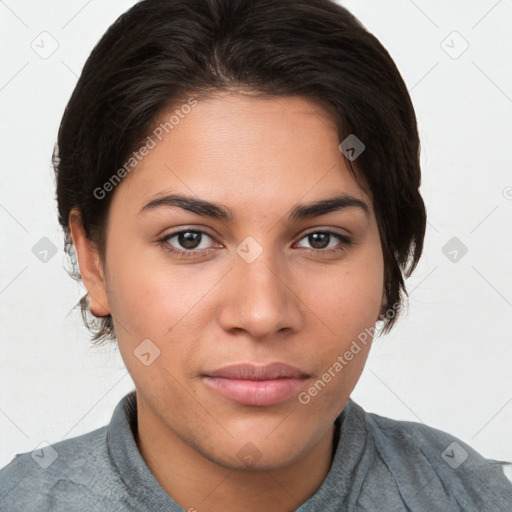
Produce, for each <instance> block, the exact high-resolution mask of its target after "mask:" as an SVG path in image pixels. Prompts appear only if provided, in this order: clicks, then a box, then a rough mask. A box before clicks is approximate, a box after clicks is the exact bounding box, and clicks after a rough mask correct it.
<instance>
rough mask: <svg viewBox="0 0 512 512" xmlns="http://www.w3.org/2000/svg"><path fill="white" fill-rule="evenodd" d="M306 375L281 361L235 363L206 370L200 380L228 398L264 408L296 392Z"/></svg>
mask: <svg viewBox="0 0 512 512" xmlns="http://www.w3.org/2000/svg"><path fill="white" fill-rule="evenodd" d="M309 377H310V376H309V375H308V374H306V373H304V372H302V371H301V370H299V369H298V368H296V367H294V366H290V365H288V364H284V363H271V364H266V365H255V364H235V365H229V366H224V367H222V368H219V369H215V370H211V371H207V372H205V374H204V375H203V381H204V382H205V384H206V385H207V386H208V387H209V388H210V389H212V390H213V391H215V392H217V393H220V394H221V395H223V396H224V397H226V398H228V399H230V400H234V401H235V402H238V403H240V404H244V405H253V406H260V407H263V406H270V405H276V404H279V403H282V402H284V401H286V400H288V399H289V398H291V397H292V396H293V395H295V394H297V393H298V392H299V390H300V388H301V387H302V386H303V385H304V382H305V381H306V380H307V379H308V378H309Z"/></svg>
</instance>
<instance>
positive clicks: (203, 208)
mask: <svg viewBox="0 0 512 512" xmlns="http://www.w3.org/2000/svg"><path fill="white" fill-rule="evenodd" d="M176 206H177V207H178V208H181V209H183V210H187V211H189V212H192V213H195V214H197V215H201V216H204V217H210V218H212V219H219V220H223V221H227V222H233V221H234V219H235V215H234V213H233V211H232V210H231V209H230V208H228V207H227V206H224V205H223V204H220V203H214V202H210V201H206V200H204V199H197V198H195V197H190V196H185V195H182V194H169V195H165V196H162V197H157V198H155V199H152V200H151V201H149V202H148V203H146V204H145V205H144V206H143V207H142V208H141V209H140V210H139V212H138V215H140V214H142V213H144V212H149V211H153V210H157V209H160V208H173V207H176ZM353 207H355V208H359V209H361V210H362V211H363V212H364V213H365V215H366V216H367V217H368V216H369V208H368V205H367V204H366V203H365V202H364V201H362V200H361V199H358V198H356V197H354V196H352V195H350V194H337V195H335V196H333V197H329V198H326V199H320V200H318V201H314V202H312V203H307V204H300V205H297V206H295V207H294V208H293V209H292V210H291V212H290V213H289V215H288V221H290V222H293V221H296V220H300V219H306V218H312V217H319V216H320V215H325V214H327V213H331V212H335V211H339V210H346V209H347V208H353Z"/></svg>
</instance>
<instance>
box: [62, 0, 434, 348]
mask: <svg viewBox="0 0 512 512" xmlns="http://www.w3.org/2000/svg"><path fill="white" fill-rule="evenodd" d="M228 90H232V91H244V90H246V91H252V92H254V93H257V94H259V95H261V96H270V97H271V96H292V95H293V96H297V95H298V96H301V97H303V98H305V99H309V100H311V101H313V102H315V103H317V104H319V105H321V106H322V107H323V108H324V109H325V110H326V111H327V112H328V113H329V114H330V115H331V116H332V118H333V119H334V120H335V121H336V123H337V126H338V131H339V136H340V141H343V140H344V139H345V138H346V137H347V136H348V135H350V134H354V135H356V137H357V138H358V139H359V140H361V141H362V142H363V144H364V145H365V150H364V151H363V152H362V153H361V154H360V155H359V156H358V158H357V161H354V163H355V165H354V167H355V169H354V167H353V166H352V161H351V159H350V158H348V159H347V161H348V163H349V166H350V169H351V171H352V173H353V175H354V177H355V179H356V180H358V183H360V186H361V187H362V188H364V190H365V191H367V192H369V193H370V197H372V200H373V205H374V210H375V214H376V218H377V223H378V227H379V232H380V238H381V244H382V249H383V255H384V265H385V283H386V284H385V290H386V298H387V303H388V306H387V307H388V311H389V308H393V310H394V313H393V314H392V315H385V314H384V310H383V311H382V312H381V319H382V320H384V326H383V330H382V332H389V331H390V330H391V327H392V325H393V324H394V322H395V321H396V319H397V317H398V311H397V308H399V307H400V306H401V304H402V301H403V299H404V297H403V294H404V293H405V295H407V290H406V288H405V284H404V279H403V275H405V276H406V277H409V275H410V274H411V272H412V271H413V270H414V268H415V267H416V265H417V263H418V260H419V258H420V256H421V252H422V248H423V239H424V235H425V224H426V212H425V206H424V203H423V200H422V198H421V195H420V193H419V186H420V174H421V173H420V162H419V158H420V143H419V136H418V131H417V125H416V117H415V113H414V109H413V106H412V103H411V99H410V97H409V94H408V92H407V88H406V86H405V84H404V82H403V79H402V77H401V75H400V73H399V71H398V70H397V68H396V66H395V64H394V62H393V60H392V59H391V57H390V55H389V53H388V52H387V51H386V49H385V48H384V47H383V46H382V45H381V44H380V42H379V41H378V40H377V39H376V38H375V37H374V36H373V35H372V34H370V33H369V32H368V31H367V30H366V29H365V27H364V26H363V25H362V24H361V23H360V22H359V21H358V20H357V19H356V18H355V17H354V16H353V15H352V14H351V13H350V12H349V11H347V10H346V9H345V8H343V7H341V6H340V5H338V4H336V3H335V2H334V1H331V0H143V1H141V2H138V3H137V4H135V5H134V6H133V7H132V8H130V9H129V10H128V11H127V12H125V13H124V14H122V15H121V16H120V17H119V18H118V19H117V20H116V21H115V22H114V23H113V24H112V25H111V26H110V27H109V29H108V30H107V32H106V33H105V34H104V35H103V37H102V38H101V40H100V41H99V42H98V43H97V45H96V46H95V47H94V49H93V51H92V53H91V55H90V56H89V58H88V59H87V62H86V63H85V66H84V68H83V70H82V73H81V75H80V78H79V80H78V83H77V85H76V87H75V89H74V91H73V94H72V96H71V98H70V100H69V102H68V104H67V107H66V109H65V112H64V115H63V118H62V122H61V125H60V128H59V133H58V140H57V145H56V148H55V151H54V155H53V163H54V168H55V173H56V180H57V202H58V211H59V222H60V224H61V225H62V227H63V229H64V234H65V247H64V248H65V251H66V253H67V254H68V256H69V257H70V258H71V261H72V265H73V271H72V272H71V275H72V277H74V278H75V279H80V278H81V276H80V274H79V269H78V268H77V261H76V252H75V251H74V248H73V246H72V240H71V236H70V230H69V214H70V211H71V209H72V208H78V209H79V211H80V214H81V218H82V222H83V226H84V230H85V233H86V235H87V238H88V239H89V240H90V241H91V242H92V243H93V244H94V246H95V247H96V248H97V249H98V252H99V254H100V257H101V259H102V261H103V262H104V261H105V250H106V240H105V231H106V229H105V228H106V220H107V215H108V208H109V204H110V200H111V198H112V194H113V192H112V193H110V194H108V195H106V197H105V198H104V199H103V198H102V197H99V198H98V197H97V196H98V195H99V194H97V193H95V191H97V190H99V189H100V188H102V187H103V186H104V184H105V183H107V182H108V181H109V180H111V179H112V177H113V176H114V175H115V173H116V171H118V170H120V169H121V168H122V167H123V165H125V163H126V161H127V160H128V159H130V156H133V155H134V151H135V150H136V149H137V148H138V147H139V146H140V145H141V143H142V141H143V140H144V138H145V137H147V136H148V134H149V133H150V132H151V130H152V129H153V127H154V126H155V123H156V121H157V120H158V119H159V118H160V116H161V115H162V114H163V113H164V112H165V111H166V110H167V109H168V108H170V107H171V106H172V105H174V106H175V105H179V104H180V103H184V102H185V101H186V99H187V98H190V97H191V96H192V95H194V97H196V98H198V97H204V98H208V97H211V96H212V94H215V92H219V91H228ZM125 168H126V167H125ZM359 180H361V181H359ZM102 190H104V189H102ZM79 304H80V307H81V310H82V317H83V319H84V322H85V325H86V326H87V327H88V328H89V330H90V331H91V333H93V334H94V336H93V338H92V341H93V343H94V342H100V343H101V342H103V341H106V340H107V339H115V332H114V327H113V323H112V318H111V316H110V315H108V316H106V317H94V315H93V318H91V319H90V320H92V321H89V320H88V316H87V315H88V314H89V312H88V303H87V295H85V296H84V297H82V299H81V300H80V302H79ZM77 306H78V304H77Z"/></svg>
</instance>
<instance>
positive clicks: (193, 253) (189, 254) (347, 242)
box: [158, 229, 355, 258]
mask: <svg viewBox="0 0 512 512" xmlns="http://www.w3.org/2000/svg"><path fill="white" fill-rule="evenodd" d="M181 233H200V234H201V235H206V236H209V237H210V238H213V237H212V236H211V235H209V234H208V233H207V232H206V231H202V230H199V229H183V230H181V231H176V232H174V233H171V234H169V235H166V236H165V237H163V238H161V239H160V240H158V242H159V243H160V245H161V246H162V247H163V249H164V250H166V251H167V252H170V253H171V254H173V255H174V256H176V257H178V258H194V257H197V256H198V255H199V253H203V254H204V253H206V252H207V251H212V250H215V249H213V248H208V249H190V250H180V249H175V248H174V247H172V246H170V245H169V243H168V241H169V240H170V239H171V238H174V237H175V236H177V235H180V234H181ZM318 233H322V234H325V235H331V236H334V237H335V238H337V239H338V240H339V241H340V242H341V244H342V245H341V246H339V247H336V248H330V249H308V250H310V251H313V252H314V253H317V254H335V253H339V252H343V251H345V250H346V249H347V248H348V247H349V246H351V245H355V242H354V241H353V240H352V239H351V238H349V237H347V236H345V235H341V234H339V233H336V232H335V231H329V230H318V231H310V232H309V233H306V234H305V235H304V236H303V237H302V238H301V239H300V240H303V239H304V238H306V237H307V236H309V235H313V234H318ZM300 240H299V241H300Z"/></svg>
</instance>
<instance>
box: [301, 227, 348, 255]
mask: <svg viewBox="0 0 512 512" xmlns="http://www.w3.org/2000/svg"><path fill="white" fill-rule="evenodd" d="M305 239H307V240H308V243H310V244H311V245H312V249H313V250H319V251H321V250H324V249H333V248H336V246H337V245H338V244H339V243H340V242H342V245H349V244H350V243H351V240H350V238H348V237H346V236H344V235H340V234H338V233H334V232H333V231H314V232H311V233H308V234H307V235H306V236H305V237H303V238H302V239H301V240H305ZM332 241H334V242H335V243H334V244H332V245H329V244H330V242H332Z"/></svg>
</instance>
